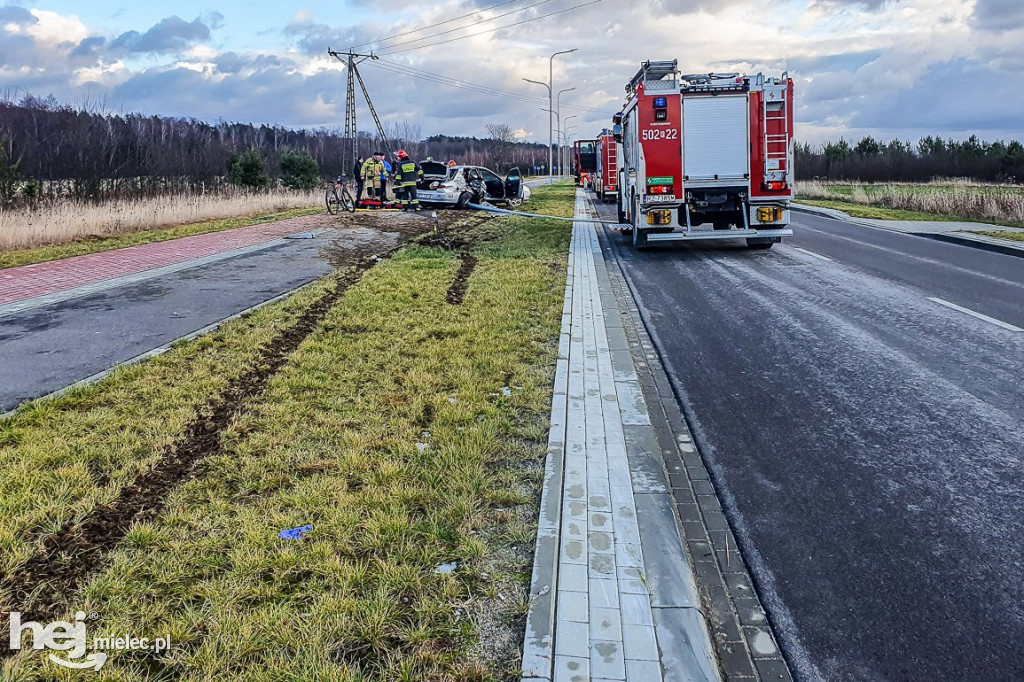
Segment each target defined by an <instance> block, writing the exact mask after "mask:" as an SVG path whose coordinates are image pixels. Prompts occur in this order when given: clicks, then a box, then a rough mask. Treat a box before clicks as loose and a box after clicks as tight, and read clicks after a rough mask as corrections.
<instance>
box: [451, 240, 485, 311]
mask: <svg viewBox="0 0 1024 682" xmlns="http://www.w3.org/2000/svg"><path fill="white" fill-rule="evenodd" d="M459 258H461V259H462V265H460V266H459V271H458V272H456V273H455V281H453V282H452V285H451V286H450V287H448V294H447V296H445V300H446V301H448V302H449V303H451V304H452V305H462V299H464V298H465V297H466V289H468V288H469V276H470V275H472V274H473V270H474V269H476V263H477V260H476V256H474V255H473V254H471V253H468V252H465V253H461V254H459Z"/></svg>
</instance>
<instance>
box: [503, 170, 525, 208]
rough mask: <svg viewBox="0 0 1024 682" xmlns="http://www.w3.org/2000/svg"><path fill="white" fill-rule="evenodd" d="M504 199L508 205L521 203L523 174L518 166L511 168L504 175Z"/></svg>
mask: <svg viewBox="0 0 1024 682" xmlns="http://www.w3.org/2000/svg"><path fill="white" fill-rule="evenodd" d="M505 201H506V202H507V203H508V205H509V206H518V205H519V204H521V203H523V174H522V173H521V172H520V171H519V168H513V169H512V170H510V171H509V172H508V175H506V176H505Z"/></svg>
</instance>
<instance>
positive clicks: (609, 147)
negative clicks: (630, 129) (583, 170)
mask: <svg viewBox="0 0 1024 682" xmlns="http://www.w3.org/2000/svg"><path fill="white" fill-rule="evenodd" d="M593 184H594V192H596V193H597V196H598V198H600V199H601V201H603V202H608V201H614V200H615V197H617V196H618V194H619V190H618V186H619V145H618V143H617V142H616V141H615V135H614V134H613V133H612V132H611V131H610V130H602V131H601V134H600V135H598V136H597V168H596V169H595V171H594V183H593Z"/></svg>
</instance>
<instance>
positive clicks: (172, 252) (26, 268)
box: [0, 215, 322, 305]
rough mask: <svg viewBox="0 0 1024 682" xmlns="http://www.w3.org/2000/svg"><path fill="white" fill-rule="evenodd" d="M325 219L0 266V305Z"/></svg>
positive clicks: (192, 257)
mask: <svg viewBox="0 0 1024 682" xmlns="http://www.w3.org/2000/svg"><path fill="white" fill-rule="evenodd" d="M321 223H322V216H320V215H311V216H300V217H298V218H289V219H287V220H280V221H276V222H271V223H264V224H261V225H251V226H249V227H239V228H236V229H233V230H222V231H220V232H210V233H208V234H200V235H195V236H193V237H182V238H180V239H172V240H168V241H164V242H154V243H152V244H140V245H138V246H129V247H127V248H123V249H116V250H114V251H103V252H100V253H91V254H87V255H84V256H73V257H71V258H64V259H61V260H55V261H48V262H45V263H36V264H34V265H22V266H19V267H16V268H6V269H3V270H0V305H4V304H5V303H11V302H14V301H21V300H24V299H29V298H35V297H37V296H44V295H46V294H52V293H56V292H60V291H65V290H67V289H74V288H75V287H80V286H83V285H86V284H93V283H95V282H101V281H103V280H108V279H115V278H118V277H124V276H126V275H133V274H136V273H139V272H144V271H146V270H152V269H155V268H160V267H164V266H167V265H173V264H176V263H182V262H185V261H190V260H195V259H197V258H203V257H205V256H211V255H213V254H217V253H223V252H226V251H232V250H234V249H240V248H244V247H247V246H253V245H256V244H261V243H264V242H268V241H273V240H275V239H278V238H280V237H283V236H285V235H289V234H295V233H297V232H303V231H308V230H311V229H313V228H315V227H317V226H319V225H320V224H321Z"/></svg>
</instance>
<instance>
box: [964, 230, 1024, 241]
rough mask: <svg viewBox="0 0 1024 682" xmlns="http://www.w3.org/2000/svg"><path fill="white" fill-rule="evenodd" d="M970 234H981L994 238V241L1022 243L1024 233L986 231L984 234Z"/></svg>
mask: <svg viewBox="0 0 1024 682" xmlns="http://www.w3.org/2000/svg"><path fill="white" fill-rule="evenodd" d="M971 234H983V235H985V236H986V237H995V238H996V239H1009V240H1011V241H1017V242H1024V232H1010V231H1005V232H1004V231H996V230H987V231H984V232H973V231H972V232H971Z"/></svg>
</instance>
